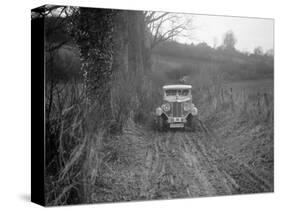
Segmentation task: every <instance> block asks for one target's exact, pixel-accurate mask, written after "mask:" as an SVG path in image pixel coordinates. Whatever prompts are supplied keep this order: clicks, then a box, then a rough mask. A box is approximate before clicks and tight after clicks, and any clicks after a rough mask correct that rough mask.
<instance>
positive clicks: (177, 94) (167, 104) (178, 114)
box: [155, 85, 198, 130]
mask: <svg viewBox="0 0 281 212" xmlns="http://www.w3.org/2000/svg"><path fill="white" fill-rule="evenodd" d="M191 88H192V86H191V85H165V86H163V104H162V105H161V107H158V108H156V111H155V112H156V114H155V115H156V118H155V119H156V120H155V121H156V126H157V128H158V129H159V130H164V129H168V128H189V129H190V128H191V129H194V126H193V123H194V120H193V119H194V116H197V114H198V110H197V108H196V107H195V106H194V104H193V103H192V95H191Z"/></svg>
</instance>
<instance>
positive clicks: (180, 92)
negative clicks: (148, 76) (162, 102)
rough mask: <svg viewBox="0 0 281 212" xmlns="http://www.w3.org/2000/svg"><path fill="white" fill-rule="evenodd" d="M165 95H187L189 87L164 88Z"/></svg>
mask: <svg viewBox="0 0 281 212" xmlns="http://www.w3.org/2000/svg"><path fill="white" fill-rule="evenodd" d="M165 92H166V96H177V95H178V96H187V95H189V89H180V90H176V89H169V90H166V91H165Z"/></svg>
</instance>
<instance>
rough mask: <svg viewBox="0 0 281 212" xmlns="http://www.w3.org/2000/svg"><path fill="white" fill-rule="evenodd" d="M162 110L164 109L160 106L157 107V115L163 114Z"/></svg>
mask: <svg viewBox="0 0 281 212" xmlns="http://www.w3.org/2000/svg"><path fill="white" fill-rule="evenodd" d="M162 112H163V111H162V109H161V108H160V107H158V108H156V115H157V116H161V114H162Z"/></svg>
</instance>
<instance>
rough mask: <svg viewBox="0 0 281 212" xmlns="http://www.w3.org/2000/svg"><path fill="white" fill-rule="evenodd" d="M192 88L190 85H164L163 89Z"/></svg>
mask: <svg viewBox="0 0 281 212" xmlns="http://www.w3.org/2000/svg"><path fill="white" fill-rule="evenodd" d="M190 88H192V86H191V85H164V86H163V89H164V90H168V89H190Z"/></svg>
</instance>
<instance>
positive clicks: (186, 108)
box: [183, 102, 192, 111]
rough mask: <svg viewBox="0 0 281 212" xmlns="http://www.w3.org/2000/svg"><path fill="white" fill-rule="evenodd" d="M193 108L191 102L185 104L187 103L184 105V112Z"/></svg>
mask: <svg viewBox="0 0 281 212" xmlns="http://www.w3.org/2000/svg"><path fill="white" fill-rule="evenodd" d="M191 108H192V105H191V103H190V102H185V103H183V110H184V111H188V110H190V109H191Z"/></svg>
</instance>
